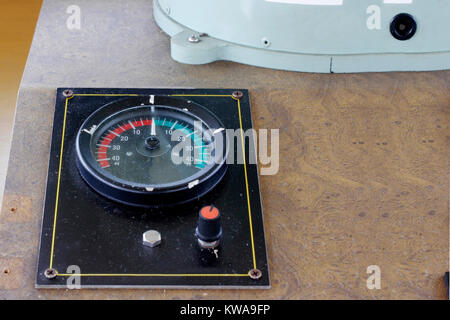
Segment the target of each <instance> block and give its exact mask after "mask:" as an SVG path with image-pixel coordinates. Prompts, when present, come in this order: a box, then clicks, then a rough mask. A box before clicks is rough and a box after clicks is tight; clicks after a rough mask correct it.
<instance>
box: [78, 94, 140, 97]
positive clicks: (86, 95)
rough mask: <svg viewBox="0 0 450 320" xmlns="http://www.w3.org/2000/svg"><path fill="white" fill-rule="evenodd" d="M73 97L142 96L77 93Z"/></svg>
mask: <svg viewBox="0 0 450 320" xmlns="http://www.w3.org/2000/svg"><path fill="white" fill-rule="evenodd" d="M72 96H80V97H139V96H140V94H131V93H130V94H127V93H122V94H112V93H104V94H100V93H99V94H97V93H75V94H73V95H72Z"/></svg>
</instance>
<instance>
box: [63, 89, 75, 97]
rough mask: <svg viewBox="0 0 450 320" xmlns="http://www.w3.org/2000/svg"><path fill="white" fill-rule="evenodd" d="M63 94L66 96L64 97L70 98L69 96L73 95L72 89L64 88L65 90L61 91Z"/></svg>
mask: <svg viewBox="0 0 450 320" xmlns="http://www.w3.org/2000/svg"><path fill="white" fill-rule="evenodd" d="M63 96H64V97H66V98H70V97H72V96H73V91H72V90H70V89H66V90H64V91H63Z"/></svg>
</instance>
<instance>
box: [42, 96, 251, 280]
mask: <svg viewBox="0 0 450 320" xmlns="http://www.w3.org/2000/svg"><path fill="white" fill-rule="evenodd" d="M74 96H111V97H117V96H140V95H139V94H74V95H73V96H72V97H74ZM170 96H174V97H231V98H232V99H233V100H236V101H237V103H238V113H239V125H240V127H241V144H242V154H243V157H244V175H245V187H246V191H247V206H248V218H249V224H250V238H251V242H252V256H253V268H254V269H256V255H255V242H254V237H253V224H252V214H251V207H250V192H249V188H248V178H247V163H246V160H245V145H244V130H243V128H242V115H241V102H240V100H239V99H235V98H234V97H233V96H232V95H209V94H172V95H170ZM72 97H70V98H66V105H65V109H64V121H63V131H62V138H61V139H62V140H61V151H60V156H59V169H58V184H57V187H56V201H55V215H54V218H53V233H52V245H51V252H50V268H52V267H53V255H54V248H55V234H56V218H57V215H58V200H59V186H60V182H61V168H62V155H63V149H64V137H65V131H66V118H67V105H68V101H69V99H71V98H72ZM57 275H58V276H61V277H70V276H81V277H87V276H90V277H248V274H208V273H205V274H189V273H188V274H160V273H155V274H150V273H149V274H120V273H110V274H106V273H98V274H94V273H85V274H66V273H58V274H57Z"/></svg>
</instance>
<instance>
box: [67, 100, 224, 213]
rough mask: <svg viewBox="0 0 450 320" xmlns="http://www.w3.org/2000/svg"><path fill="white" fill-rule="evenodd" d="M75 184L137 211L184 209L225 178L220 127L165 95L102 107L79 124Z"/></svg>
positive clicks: (188, 105) (194, 107)
mask: <svg viewBox="0 0 450 320" xmlns="http://www.w3.org/2000/svg"><path fill="white" fill-rule="evenodd" d="M76 152H77V164H78V168H79V171H80V173H81V176H82V177H83V179H84V180H85V181H86V182H87V183H88V184H89V185H90V186H91V187H92V188H93V189H94V190H96V191H97V192H98V193H100V194H102V195H103V196H105V197H108V198H110V199H112V200H115V201H118V202H122V203H126V204H130V205H136V206H145V207H158V206H167V205H174V204H179V203H184V202H187V201H190V200H193V199H196V198H199V197H200V196H202V195H204V194H205V193H207V192H208V191H210V190H211V189H212V188H213V187H214V186H215V185H216V184H217V183H218V182H219V181H220V180H221V179H222V177H223V176H224V174H225V172H226V157H227V153H228V143H227V139H226V134H225V130H224V126H223V125H222V124H221V122H220V121H219V120H218V119H217V118H216V117H215V115H214V114H212V113H211V112H210V111H208V110H207V109H205V108H204V107H202V106H200V105H198V104H195V103H193V102H191V101H186V100H182V99H177V98H173V97H167V96H139V97H133V98H127V99H123V100H119V101H115V102H113V103H110V104H107V105H105V106H103V107H101V108H100V109H98V110H97V111H96V112H94V113H93V114H92V115H90V116H89V117H88V119H87V120H86V121H85V122H84V123H83V125H82V126H81V128H80V130H79V132H78V136H77V141H76Z"/></svg>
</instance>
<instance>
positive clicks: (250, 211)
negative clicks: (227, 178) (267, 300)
mask: <svg viewBox="0 0 450 320" xmlns="http://www.w3.org/2000/svg"><path fill="white" fill-rule="evenodd" d="M235 100H237V103H238V110H239V125H240V126H241V145H242V154H243V157H244V175H245V189H246V191H247V207H248V221H249V224H250V238H251V240H252V254H253V269H257V268H256V255H255V241H254V239H253V224H252V209H251V206H250V192H249V191H248V178H247V162H246V160H245V144H244V129H243V128H242V116H241V101H240V100H239V99H235Z"/></svg>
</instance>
